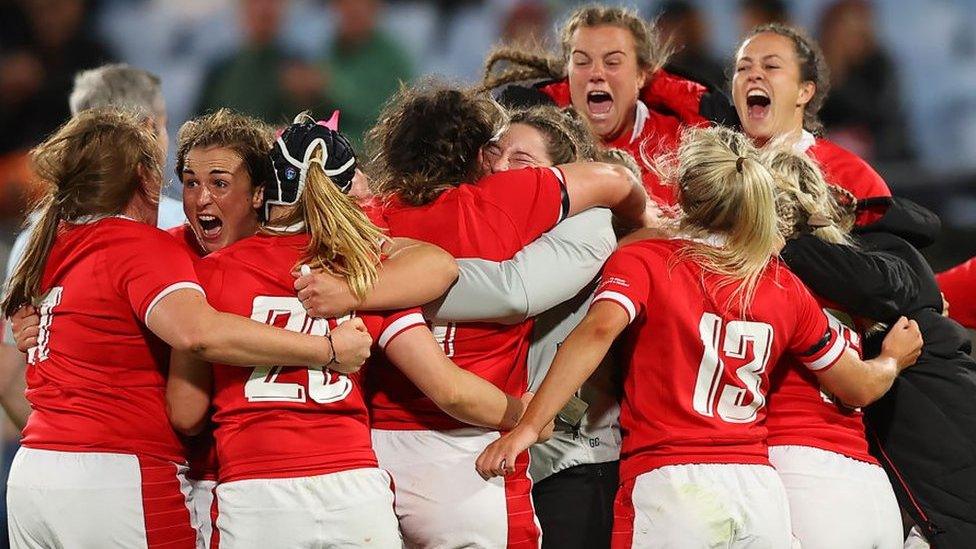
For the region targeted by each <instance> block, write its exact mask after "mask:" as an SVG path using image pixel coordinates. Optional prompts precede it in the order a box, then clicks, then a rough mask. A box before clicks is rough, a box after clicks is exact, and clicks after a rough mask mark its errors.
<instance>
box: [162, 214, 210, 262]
mask: <svg viewBox="0 0 976 549" xmlns="http://www.w3.org/2000/svg"><path fill="white" fill-rule="evenodd" d="M166 232H167V233H169V235H170V236H172V237H173V238H175V239H176V241H177V242H179V243H180V244H182V245H183V247H184V248H186V251H187V253H189V254H190V256H191V257H192V258H193V260H194V262H196V260H197V259H199V258H201V257H203V256H205V255H207V252H206V251H205V250H204V249H203V246H200V241H199V240H197V235H196V234H194V233H193V229H192V228H191V227H190V224H189V223H184V224H182V225H179V226H176V227H173V228H171V229H166Z"/></svg>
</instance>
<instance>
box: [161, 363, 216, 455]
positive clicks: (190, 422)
mask: <svg viewBox="0 0 976 549" xmlns="http://www.w3.org/2000/svg"><path fill="white" fill-rule="evenodd" d="M212 389H213V371H212V368H211V366H210V364H208V363H206V362H203V361H201V360H197V359H196V358H195V357H193V355H191V354H189V353H182V352H177V351H173V353H172V355H171V356H170V359H169V378H168V379H167V380H166V411H167V413H168V414H169V421H170V423H171V424H172V425H173V428H174V429H176V431H177V432H179V433H182V434H184V435H188V436H189V435H195V434H198V433H199V432H200V431H202V430H203V428H204V427H205V426H206V424H207V411H208V410H209V409H210V394H211V391H212Z"/></svg>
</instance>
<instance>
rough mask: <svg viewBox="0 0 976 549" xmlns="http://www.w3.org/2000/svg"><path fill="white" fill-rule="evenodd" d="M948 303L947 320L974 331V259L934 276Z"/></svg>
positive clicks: (975, 322)
mask: <svg viewBox="0 0 976 549" xmlns="http://www.w3.org/2000/svg"><path fill="white" fill-rule="evenodd" d="M935 279H936V281H938V283H939V289H940V290H942V293H943V294H945V298H946V301H948V302H949V318H951V319H953V320H955V321H956V322H958V323H959V324H962V325H963V326H965V327H967V328H970V329H976V257H974V258H972V259H970V260H969V261H966V262H965V263H963V264H961V265H957V266H955V267H953V268H951V269H949V270H948V271H945V272H942V273H939V274H937V275H935Z"/></svg>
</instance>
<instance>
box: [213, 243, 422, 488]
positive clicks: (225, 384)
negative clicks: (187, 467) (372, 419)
mask: <svg viewBox="0 0 976 549" xmlns="http://www.w3.org/2000/svg"><path fill="white" fill-rule="evenodd" d="M308 241H309V237H308V235H307V234H298V235H289V236H269V235H260V234H259V235H255V236H252V237H249V238H245V239H244V240H241V241H239V242H237V243H235V244H232V245H230V246H228V247H227V248H224V249H223V250H220V251H218V252H214V253H212V254H210V255H209V256H207V257H206V258H204V259H202V260H201V261H200V264H199V266H198V270H199V274H200V280H201V282H202V283H203V285H204V287H205V288H209V289H210V291H211V292H212V294H211V295H209V296H208V299H209V300H210V303H211V304H212V305H213V306H214V308H216V309H218V310H221V311H225V312H228V313H233V314H237V315H241V316H246V317H248V318H251V319H253V320H257V321H259V322H265V323H267V324H271V325H274V326H278V327H280V328H285V329H288V330H292V331H296V332H304V333H308V334H313V335H325V334H326V333H327V331H328V330H329V329H331V328H334V327H335V326H336V325H337V323H338V322H340V321H342V320H344V319H335V318H330V319H313V318H309V317H308V316H307V315H306V313H305V309H304V307H302V304H301V302H300V301H299V300H298V298H297V297H295V289H294V287H293V284H294V280H295V279H294V277H293V276H292V274H291V271H292V269H293V268H294V266H295V264H296V263H297V262H298V260H299V258H300V257H301V255H302V252H303V251H304V249H305V247H306V246H307V245H308ZM356 316H359V317H360V318H362V319H363V322H365V324H366V327H367V329H368V330H369V333H370V335H372V336H373V340H374V342H375V346H376V349H374V351H373V352H374V355H373V356H372V357H371V358H370V360H369V363H368V364H367V365H366V366H364V368H363V370H371V369H377V370H385V369H388V368H392V366H390V365H388V364H387V363H386V362H385V360H384V359H383V358H382V355H381V353H380V352H379V351H381V350H382V349H383V348H384V347H386V345H387V344H388V343H389V342H390V341H391V340H392V339H393V338H394V337H396V336H397V335H399V334H400V333H403V332H404V331H405V330H408V329H410V328H412V327H416V326H420V325H423V324H424V319H423V316H422V315H421V314H420V312H419V310H417V309H409V310H405V311H400V312H397V313H364V314H357V315H356ZM322 344H323V345H327V343H326V342H325V340H324V339H323V342H322ZM213 371H214V397H213V405H214V410H215V411H214V415H213V422H214V425H215V426H216V430H215V436H216V440H217V457H218V461H219V465H220V475H219V476H220V481H221V482H228V481H233V480H241V479H248V478H282V477H303V476H312V475H322V474H328V473H334V472H338V471H344V470H348V469H356V468H361V467H375V466H376V456H375V455H374V454H373V449H372V444H371V441H370V434H369V417H368V413H367V411H366V402H365V400H364V397H363V392H362V389H361V383H360V376H361V373H356V374H352V375H348V376H347V375H342V374H338V373H336V372H333V371H330V370H328V369H325V368H322V367H315V368H304V367H295V366H276V367H257V368H242V367H239V366H228V365H223V364H214V366H213Z"/></svg>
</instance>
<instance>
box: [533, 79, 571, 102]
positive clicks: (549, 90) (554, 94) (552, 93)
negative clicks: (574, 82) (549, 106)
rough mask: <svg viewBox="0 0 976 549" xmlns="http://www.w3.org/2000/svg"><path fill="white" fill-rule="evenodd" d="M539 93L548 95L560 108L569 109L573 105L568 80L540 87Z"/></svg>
mask: <svg viewBox="0 0 976 549" xmlns="http://www.w3.org/2000/svg"><path fill="white" fill-rule="evenodd" d="M539 91H541V92H542V93H544V94H546V95H548V96H549V97H550V98H551V99H552V100H553V102H554V103H556V106H558V107H568V106H570V105H572V104H573V99H572V97H570V95H569V80H568V79H565V78H564V79H562V80H557V81H555V82H549V83H546V84H543V85H541V86H539Z"/></svg>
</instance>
